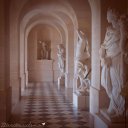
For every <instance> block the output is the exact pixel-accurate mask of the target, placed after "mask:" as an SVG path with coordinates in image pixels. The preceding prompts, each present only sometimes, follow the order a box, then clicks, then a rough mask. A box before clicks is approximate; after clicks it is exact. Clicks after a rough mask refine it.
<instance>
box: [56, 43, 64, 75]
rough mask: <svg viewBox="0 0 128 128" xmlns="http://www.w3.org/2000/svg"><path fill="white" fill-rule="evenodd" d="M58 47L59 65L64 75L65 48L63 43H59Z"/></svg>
mask: <svg viewBox="0 0 128 128" xmlns="http://www.w3.org/2000/svg"><path fill="white" fill-rule="evenodd" d="M57 48H58V53H57V56H58V66H59V69H60V72H61V76H64V74H65V49H64V46H63V44H58V45H57Z"/></svg>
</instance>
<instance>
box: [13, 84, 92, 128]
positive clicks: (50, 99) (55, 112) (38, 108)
mask: <svg viewBox="0 0 128 128" xmlns="http://www.w3.org/2000/svg"><path fill="white" fill-rule="evenodd" d="M68 90H69V89H68ZM71 94H72V93H71ZM18 106H19V107H17V110H15V115H14V117H13V118H12V121H11V124H16V123H18V124H20V125H24V124H29V125H30V127H34V128H36V127H40V128H42V127H44V128H91V127H92V126H91V125H92V123H91V116H90V115H89V113H88V112H87V111H85V110H77V109H76V108H75V107H73V104H72V103H71V102H70V101H69V98H66V95H65V90H64V88H63V87H61V88H60V90H58V89H57V85H56V84H52V83H49V82H47V83H46V82H43V83H31V84H29V86H28V87H27V89H26V90H25V93H24V94H23V96H22V99H21V103H20V104H19V105H18ZM19 108H20V109H19ZM18 111H19V112H18ZM18 113H19V115H20V116H19V115H18ZM16 115H17V116H16ZM42 123H45V124H42ZM43 125H44V126H43Z"/></svg>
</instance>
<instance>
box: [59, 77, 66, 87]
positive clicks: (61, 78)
mask: <svg viewBox="0 0 128 128" xmlns="http://www.w3.org/2000/svg"><path fill="white" fill-rule="evenodd" d="M61 85H62V86H64V85H65V77H62V76H61V77H59V78H58V89H60V86H61Z"/></svg>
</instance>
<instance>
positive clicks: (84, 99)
mask: <svg viewBox="0 0 128 128" xmlns="http://www.w3.org/2000/svg"><path fill="white" fill-rule="evenodd" d="M73 104H74V105H75V107H77V108H78V109H85V110H89V96H86V95H84V96H82V95H77V94H76V93H73Z"/></svg>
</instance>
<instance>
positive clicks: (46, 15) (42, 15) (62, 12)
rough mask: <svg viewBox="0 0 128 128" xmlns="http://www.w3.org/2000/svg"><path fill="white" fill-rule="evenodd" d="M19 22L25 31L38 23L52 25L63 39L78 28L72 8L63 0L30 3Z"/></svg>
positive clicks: (27, 4)
mask: <svg viewBox="0 0 128 128" xmlns="http://www.w3.org/2000/svg"><path fill="white" fill-rule="evenodd" d="M19 21H21V22H20V27H21V28H22V30H23V31H26V30H27V29H28V28H29V29H32V27H34V25H37V24H38V23H40V24H47V25H52V27H54V28H55V29H57V30H58V31H59V33H61V36H62V39H66V35H67V34H68V33H67V32H68V29H71V28H76V29H77V26H78V24H77V19H76V15H75V13H74V11H73V9H72V7H71V6H70V5H69V4H68V3H67V2H66V1H63V0H56V1H54V0H47V1H42V0H36V2H35V0H31V1H28V2H26V4H25V5H24V7H23V8H22V11H21V13H20V17H19ZM69 27H70V28H69Z"/></svg>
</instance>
